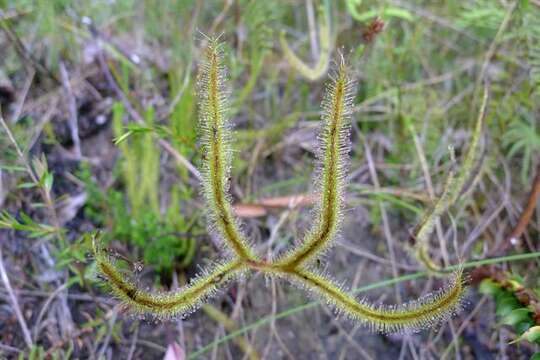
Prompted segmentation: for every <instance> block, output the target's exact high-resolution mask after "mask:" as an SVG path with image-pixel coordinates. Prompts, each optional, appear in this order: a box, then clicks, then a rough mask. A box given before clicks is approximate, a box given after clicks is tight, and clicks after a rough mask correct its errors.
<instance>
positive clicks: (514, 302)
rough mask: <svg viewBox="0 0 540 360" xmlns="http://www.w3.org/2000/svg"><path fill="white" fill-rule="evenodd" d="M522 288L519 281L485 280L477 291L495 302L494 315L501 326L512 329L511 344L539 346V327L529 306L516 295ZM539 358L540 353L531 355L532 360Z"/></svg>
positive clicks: (516, 279) (514, 279)
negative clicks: (522, 342) (520, 343)
mask: <svg viewBox="0 0 540 360" xmlns="http://www.w3.org/2000/svg"><path fill="white" fill-rule="evenodd" d="M523 290H524V287H523V284H522V281H521V279H519V278H513V279H512V280H509V281H505V282H504V283H500V282H498V281H495V280H493V279H490V278H487V279H484V280H483V281H482V283H481V284H480V287H479V291H480V292H481V293H482V294H486V295H490V296H491V297H492V298H493V299H494V300H495V307H496V314H497V317H498V318H499V321H500V323H501V324H503V325H509V326H511V327H513V328H514V330H515V331H516V333H517V335H518V336H517V338H516V340H514V341H513V342H512V343H515V342H521V341H528V342H530V343H535V344H537V345H540V326H539V325H538V324H536V322H535V321H534V318H533V316H532V315H533V309H532V308H531V307H530V305H524V304H522V303H521V302H520V301H519V299H518V297H517V296H516V293H517V292H519V291H523ZM538 356H540V352H537V353H536V354H534V355H533V357H532V359H534V358H536V357H538Z"/></svg>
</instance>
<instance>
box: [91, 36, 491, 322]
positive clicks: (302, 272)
mask: <svg viewBox="0 0 540 360" xmlns="http://www.w3.org/2000/svg"><path fill="white" fill-rule="evenodd" d="M225 78H226V69H225V67H224V65H223V54H222V45H221V44H220V43H219V41H218V40H217V39H215V38H212V39H208V45H207V47H206V50H205V53H204V59H203V61H202V62H201V63H200V64H199V74H198V96H199V114H200V115H199V121H200V132H201V143H202V149H201V151H202V153H203V154H204V156H203V168H202V170H203V171H202V174H203V177H202V188H203V193H204V198H205V200H206V207H207V208H208V213H209V216H208V223H209V229H210V231H211V232H213V233H215V234H217V235H218V237H219V238H220V239H221V240H222V241H223V245H224V246H223V247H224V249H225V252H226V255H225V256H224V260H222V261H220V262H217V263H216V264H215V265H214V266H212V267H210V268H207V269H204V270H203V271H202V272H201V273H200V274H199V275H198V276H196V277H195V278H194V279H192V280H191V281H190V283H189V284H188V285H186V286H185V287H183V288H181V289H179V290H175V291H171V292H162V293H161V292H158V293H152V292H148V291H146V290H144V289H142V288H141V287H140V286H139V285H138V284H137V283H136V282H135V281H133V280H132V279H130V278H129V277H128V276H126V275H125V274H124V273H123V272H122V271H120V270H118V269H117V267H116V264H115V263H114V259H113V258H112V257H111V256H110V255H109V254H108V252H107V251H105V250H104V249H102V248H101V246H100V243H99V240H98V239H97V238H95V239H94V241H93V250H94V255H95V260H96V264H97V269H98V271H99V273H100V275H101V276H102V277H103V278H105V279H106V283H107V284H108V286H109V287H110V289H111V290H112V293H113V294H114V295H115V296H117V297H118V298H119V299H120V300H121V301H122V302H123V303H124V304H125V305H126V306H127V307H128V308H130V309H132V311H134V312H136V313H148V314H152V315H154V316H155V317H157V318H160V319H165V318H170V317H174V316H184V315H187V314H189V313H191V312H193V311H194V310H196V309H197V308H198V307H200V306H201V305H202V304H203V303H205V302H206V301H207V300H208V299H209V298H210V297H212V295H214V294H216V292H217V291H218V290H219V289H220V288H222V287H223V286H224V285H225V284H226V283H227V282H229V281H231V280H233V279H235V278H238V277H239V276H241V275H244V276H247V275H248V274H249V273H250V272H253V271H259V272H262V273H264V274H265V275H266V276H268V277H276V278H282V279H285V280H288V281H290V282H291V283H292V284H294V285H296V286H298V287H299V288H301V289H304V290H306V291H308V292H311V293H315V294H318V295H319V296H320V297H321V298H322V299H324V300H325V301H326V302H327V303H328V304H329V305H330V306H331V307H333V308H334V309H335V310H336V311H337V312H338V313H343V314H345V315H346V316H347V317H349V318H351V319H353V320H354V321H358V322H360V323H363V324H365V325H367V326H368V327H369V328H370V329H372V330H374V331H380V332H384V333H386V332H404V331H417V330H420V329H423V328H426V327H430V326H434V325H436V324H438V323H440V322H441V321H444V320H446V319H448V318H449V317H450V316H451V315H452V314H454V313H456V312H457V311H459V309H460V307H461V303H462V297H463V294H464V291H465V284H464V276H463V272H462V270H458V271H455V272H453V273H452V274H446V275H448V276H449V282H448V284H447V285H446V286H445V287H443V288H441V289H439V290H438V291H436V292H434V293H432V294H429V295H426V296H424V297H422V298H420V299H417V300H413V301H408V302H404V303H400V304H396V305H375V304H372V303H369V302H368V301H366V300H357V299H356V298H355V296H354V295H352V293H351V292H350V291H349V290H347V289H345V288H344V287H343V286H341V285H338V284H336V283H335V282H334V281H333V280H332V278H331V276H329V274H326V273H324V272H322V271H321V270H319V269H318V267H317V266H316V260H317V258H318V257H319V256H321V254H323V253H325V252H327V251H328V250H329V249H330V247H331V246H332V244H333V243H334V240H335V239H336V237H337V235H338V233H339V229H340V225H341V222H342V220H343V217H344V213H343V204H344V190H345V185H346V175H347V163H348V152H349V150H350V140H349V132H350V126H351V118H352V117H353V99H354V94H355V91H356V83H355V80H354V77H353V76H352V75H351V72H350V70H349V68H348V66H347V63H346V61H345V60H344V58H343V56H340V57H339V59H338V60H337V61H336V65H335V70H334V72H333V75H332V76H331V79H330V81H329V84H328V86H327V88H326V94H325V97H324V99H323V102H322V109H323V112H322V113H323V115H322V131H321V133H320V135H319V148H318V155H317V158H318V163H319V166H318V170H317V171H316V174H315V176H314V178H315V187H316V189H317V191H316V194H318V195H317V200H316V204H315V207H314V210H313V212H312V221H313V223H312V224H311V227H310V228H309V229H308V230H307V231H306V233H305V235H304V238H303V239H302V241H301V242H300V245H299V246H298V247H296V248H293V249H290V250H289V251H286V252H284V253H283V254H281V255H280V256H278V257H277V258H275V259H265V258H263V257H261V256H260V255H259V254H257V252H256V251H255V250H254V246H253V244H252V242H251V241H250V239H248V237H247V236H246V234H245V232H244V231H243V230H242V227H241V225H240V223H239V221H238V220H237V219H236V218H235V216H234V212H233V208H232V205H231V198H230V196H229V194H228V190H229V186H230V177H229V175H230V167H231V162H232V155H233V153H232V147H231V142H232V137H233V135H232V125H231V122H230V120H229V119H228V117H227V113H228V97H227V90H226V86H225ZM486 102H487V96H484V98H483V103H482V106H481V111H480V116H479V117H478V121H477V123H476V128H475V131H474V135H473V139H472V142H471V145H470V146H469V150H468V152H467V154H466V155H465V160H464V164H463V167H462V169H461V170H460V171H459V172H458V173H457V175H454V174H453V173H451V174H449V176H448V179H447V181H446V186H445V188H444V191H443V194H442V195H441V196H440V198H439V199H437V200H435V201H434V203H433V205H432V206H431V207H430V208H428V209H427V210H426V213H425V215H424V217H423V218H422V221H421V222H420V224H419V226H418V227H417V230H416V232H415V234H416V239H417V241H416V249H415V251H414V253H415V254H416V257H417V258H418V259H419V260H420V261H421V262H422V263H424V264H425V266H426V267H427V268H428V269H430V270H433V271H434V273H443V271H442V270H441V269H440V268H439V267H438V265H436V264H434V263H433V262H432V261H431V260H430V259H429V251H428V248H427V247H428V246H427V243H428V239H429V236H430V235H431V233H432V232H433V227H434V223H435V221H437V219H438V218H439V217H440V216H441V214H442V213H443V212H444V211H446V210H447V209H448V207H449V206H450V205H451V204H452V203H454V202H455V201H456V199H457V198H458V196H459V195H460V193H461V192H462V187H463V185H464V183H465V179H466V177H467V176H466V175H467V174H468V173H470V172H471V168H472V166H473V162H474V160H475V157H474V154H475V152H476V149H477V147H478V142H479V138H480V133H481V128H482V124H483V118H484V112H485V108H486ZM452 157H453V153H452Z"/></svg>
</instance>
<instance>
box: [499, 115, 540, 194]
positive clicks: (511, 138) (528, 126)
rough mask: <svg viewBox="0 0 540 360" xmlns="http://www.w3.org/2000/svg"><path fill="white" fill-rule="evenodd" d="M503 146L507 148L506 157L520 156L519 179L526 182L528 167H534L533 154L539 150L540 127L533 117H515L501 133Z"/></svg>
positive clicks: (528, 173)
mask: <svg viewBox="0 0 540 360" xmlns="http://www.w3.org/2000/svg"><path fill="white" fill-rule="evenodd" d="M502 140H503V146H504V147H505V148H507V149H508V157H509V158H513V157H516V155H520V157H521V180H522V182H523V183H524V184H526V183H528V180H527V179H528V178H529V175H530V169H532V168H534V157H533V154H535V153H538V152H539V151H540V127H539V126H538V121H537V119H535V118H525V119H517V120H515V121H513V122H512V123H511V124H510V128H509V129H508V131H507V132H506V133H504V134H503V138H502Z"/></svg>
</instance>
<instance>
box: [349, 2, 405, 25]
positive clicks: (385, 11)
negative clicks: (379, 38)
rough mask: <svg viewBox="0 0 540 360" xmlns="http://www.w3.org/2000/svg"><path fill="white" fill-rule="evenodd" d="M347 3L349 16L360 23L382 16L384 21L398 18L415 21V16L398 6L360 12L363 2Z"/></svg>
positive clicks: (385, 6)
mask: <svg viewBox="0 0 540 360" xmlns="http://www.w3.org/2000/svg"><path fill="white" fill-rule="evenodd" d="M345 3H346V5H347V11H348V12H349V14H350V15H351V16H352V17H353V18H354V19H355V20H357V21H360V22H365V21H367V20H369V19H372V18H374V17H377V16H381V17H382V18H383V19H389V18H398V19H403V20H407V21H413V16H412V14H411V13H410V12H409V11H408V10H406V9H403V8H400V7H397V6H387V5H383V6H381V8H380V9H379V10H365V11H360V7H361V6H362V0H346V1H345ZM364 6H365V5H364Z"/></svg>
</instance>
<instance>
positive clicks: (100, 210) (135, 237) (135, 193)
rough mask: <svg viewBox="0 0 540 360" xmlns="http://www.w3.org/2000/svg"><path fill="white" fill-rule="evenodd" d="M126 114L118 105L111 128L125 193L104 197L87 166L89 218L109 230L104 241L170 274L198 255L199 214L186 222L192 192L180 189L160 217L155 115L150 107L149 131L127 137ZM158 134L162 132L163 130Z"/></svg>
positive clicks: (173, 192)
mask: <svg viewBox="0 0 540 360" xmlns="http://www.w3.org/2000/svg"><path fill="white" fill-rule="evenodd" d="M123 115H124V109H123V106H122V104H120V103H117V104H115V105H114V107H113V127H114V133H115V135H116V136H117V138H116V142H117V144H118V146H119V148H120V151H121V157H122V158H121V160H120V161H119V170H120V179H121V181H122V182H123V184H124V185H125V188H126V190H127V191H126V193H127V194H126V195H124V194H123V193H122V192H120V191H117V190H115V189H109V190H107V192H105V193H104V192H103V191H102V190H101V189H100V188H99V186H98V185H97V184H96V183H95V182H94V181H93V180H92V176H91V173H90V171H89V169H88V168H87V167H85V168H83V169H82V171H81V173H80V176H81V178H82V179H83V181H84V182H85V184H86V188H87V193H88V201H87V202H88V205H87V207H86V214H87V215H88V216H89V217H90V218H91V219H92V220H93V221H95V222H96V223H100V224H103V225H105V226H106V227H107V228H108V229H110V231H109V232H108V233H107V236H106V239H105V240H106V241H110V240H112V239H117V240H120V241H124V242H129V243H131V244H133V245H135V246H136V247H137V248H139V249H141V250H142V252H143V253H144V261H145V262H146V263H147V264H150V265H153V266H154V267H155V268H156V270H157V271H158V272H159V273H161V274H163V275H167V274H169V273H170V271H171V270H172V268H173V265H175V263H176V265H177V266H180V267H182V268H185V267H187V266H188V265H189V264H190V263H191V261H192V259H193V256H194V254H195V250H196V241H195V236H196V234H193V232H194V231H195V232H196V231H197V228H198V216H197V214H196V213H195V214H194V216H193V217H192V218H187V217H185V216H184V215H183V214H182V212H181V208H180V207H181V204H182V203H184V202H185V201H184V200H186V199H189V198H191V197H192V195H193V194H192V193H193V192H192V191H191V190H189V189H188V188H187V187H185V186H181V184H180V185H178V186H174V187H171V189H170V190H169V193H170V196H169V204H168V207H167V208H166V210H165V212H164V213H163V214H162V211H161V207H160V197H159V191H158V190H159V188H160V179H159V177H160V168H159V160H160V153H159V150H158V149H159V148H158V147H157V145H156V144H155V141H154V136H153V135H154V132H155V131H153V130H152V129H153V128H154V112H153V110H152V108H149V109H148V110H147V112H146V122H147V123H146V125H147V128H142V127H140V126H139V127H136V128H131V127H128V129H131V130H129V131H128V132H127V133H126V132H125V130H124V127H123V125H122V118H123ZM157 129H158V130H156V131H159V129H160V128H157ZM179 175H180V176H182V175H186V174H179ZM178 260H180V262H177V261H178Z"/></svg>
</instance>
